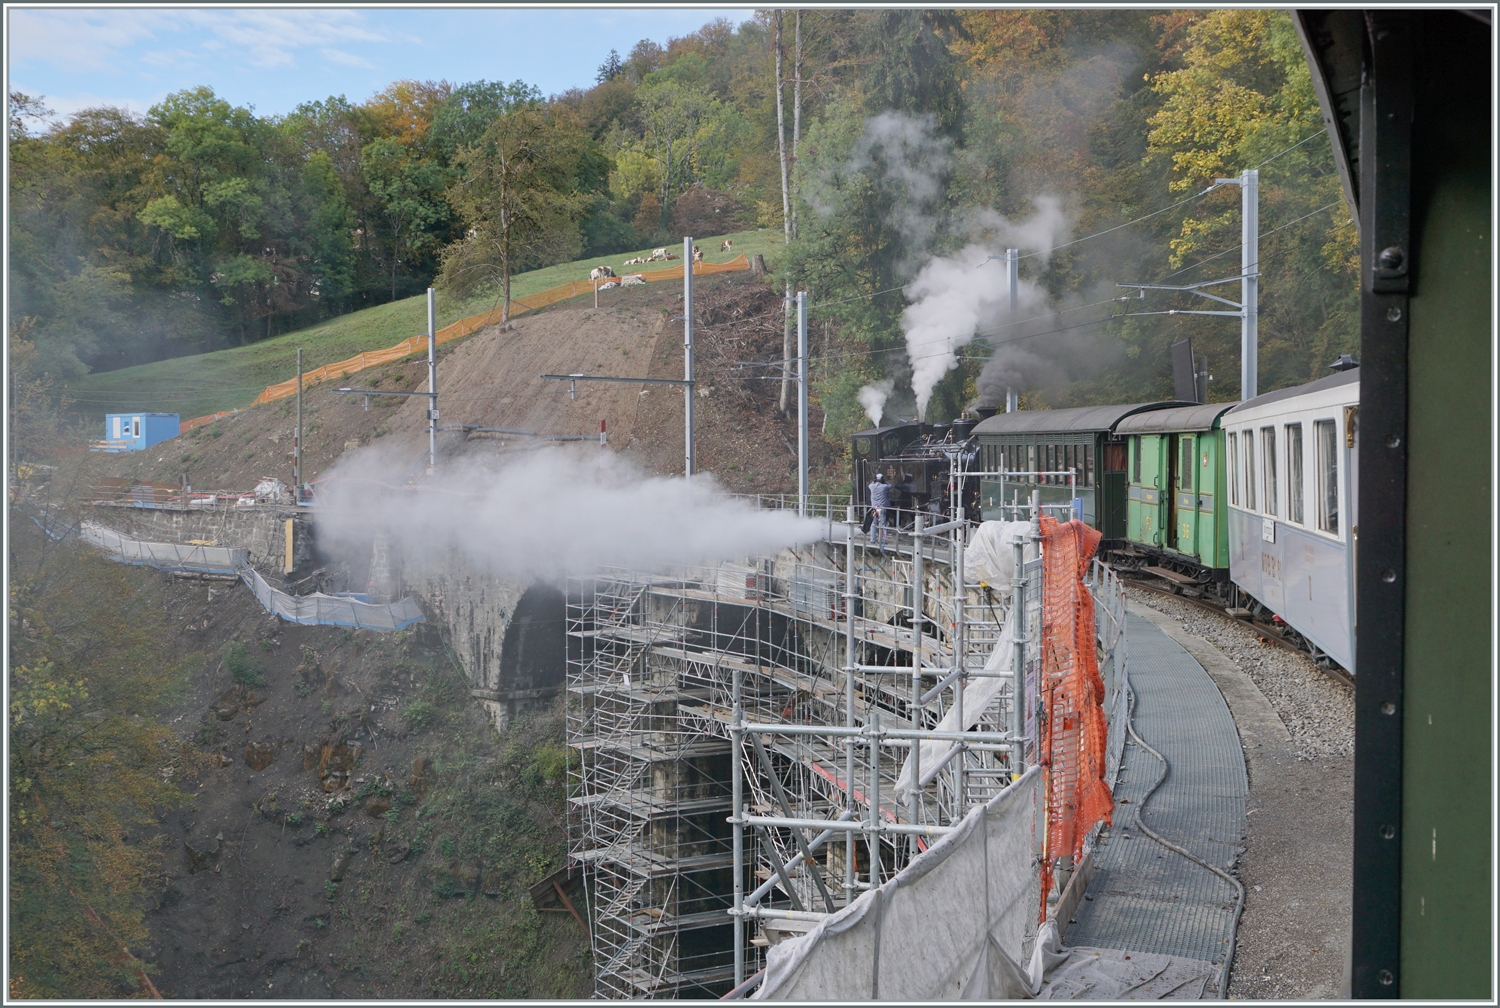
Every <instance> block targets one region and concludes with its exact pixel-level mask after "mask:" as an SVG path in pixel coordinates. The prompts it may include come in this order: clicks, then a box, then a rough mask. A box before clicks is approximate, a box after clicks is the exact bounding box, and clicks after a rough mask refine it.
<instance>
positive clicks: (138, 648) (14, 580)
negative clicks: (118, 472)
mask: <svg viewBox="0 0 1500 1008" xmlns="http://www.w3.org/2000/svg"><path fill="white" fill-rule="evenodd" d="M22 524H24V525H25V526H26V529H21V528H20V526H13V531H14V532H16V535H14V536H13V537H12V538H11V540H10V551H11V554H10V558H11V602H10V610H9V624H10V635H9V636H10V646H11V651H10V708H9V710H8V712H7V716H8V717H9V719H10V725H9V727H10V731H9V744H10V766H9V774H10V777H9V781H8V783H9V790H10V809H9V817H10V849H9V855H10V860H9V867H10V876H9V887H10V888H9V893H10V921H9V923H10V928H9V937H10V983H11V993H12V996H20V997H27V998H65V999H77V998H101V997H118V996H120V994H121V993H122V992H128V991H135V990H137V989H138V988H137V985H138V984H139V983H140V978H141V977H142V976H144V973H142V972H140V967H139V964H134V965H132V962H133V961H132V960H130V959H128V958H127V956H128V951H127V950H128V949H129V948H131V947H136V948H138V947H140V946H141V945H142V944H144V943H145V942H146V940H147V938H148V932H147V930H146V924H145V920H144V915H143V913H142V906H141V897H142V895H143V894H144V892H145V891H146V888H147V886H149V885H152V884H154V882H155V880H156V879H157V878H158V877H159V876H160V873H161V863H160V859H161V850H162V848H163V845H164V841H165V835H164V834H156V835H154V836H153V835H152V834H153V832H154V831H153V830H152V827H154V825H155V823H156V820H155V813H156V812H157V810H159V809H162V808H170V807H172V806H174V805H177V804H180V803H182V802H183V801H185V800H186V798H185V795H184V794H183V792H182V791H180V790H179V789H178V787H177V786H176V785H175V783H173V777H174V775H177V776H178V778H179V779H180V778H181V777H182V776H187V775H189V774H191V773H193V772H195V764H194V762H193V759H192V757H191V754H190V753H185V752H184V751H183V750H182V749H181V747H180V746H179V744H178V743H177V741H176V740H175V738H174V737H173V735H172V733H171V732H170V731H169V730H168V729H167V728H165V727H163V726H162V724H161V723H160V722H159V720H158V718H159V716H160V715H161V714H162V713H163V712H164V711H165V710H166V708H167V706H168V704H170V703H171V702H173V701H174V699H175V698H176V697H177V696H179V695H180V692H181V690H182V689H183V687H184V685H185V681H186V672H187V668H188V666H189V663H191V662H193V661H194V660H196V659H198V657H199V656H196V655H188V654H183V653H181V652H180V651H178V650H176V649H174V647H173V641H174V640H175V639H176V631H175V628H174V627H172V626H171V625H169V623H168V622H167V620H166V618H165V615H164V609H163V604H162V599H161V597H160V588H159V582H158V581H156V580H154V579H152V578H151V576H150V575H148V574H146V573H144V572H142V571H140V570H139V569H138V568H132V567H128V566H125V565H122V564H115V563H111V562H110V561H108V560H105V559H103V558H101V557H99V556H98V555H97V554H96V553H94V552H93V551H92V549H90V548H89V547H87V546H84V545H82V544H80V543H77V542H76V541H75V542H63V543H50V542H48V541H47V540H46V539H45V538H44V537H43V536H42V534H41V532H40V531H39V530H37V529H35V528H33V527H32V525H31V523H30V522H23V523H22ZM27 529H29V531H27Z"/></svg>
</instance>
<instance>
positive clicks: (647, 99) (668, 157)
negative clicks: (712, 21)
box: [636, 79, 720, 209]
mask: <svg viewBox="0 0 1500 1008" xmlns="http://www.w3.org/2000/svg"><path fill="white" fill-rule="evenodd" d="M636 99H637V101H638V102H639V105H640V110H641V121H642V123H643V125H644V126H645V129H646V135H645V137H644V146H645V149H646V150H647V151H648V152H649V153H650V155H651V157H652V158H653V159H654V160H655V161H656V163H657V165H658V166H659V167H660V175H659V181H658V187H659V192H658V194H657V202H658V203H660V204H661V206H662V208H663V209H665V208H666V207H669V206H671V205H672V192H673V190H677V191H679V192H680V191H681V190H682V189H683V188H685V187H686V186H687V183H688V182H689V181H690V179H691V175H692V166H693V155H694V153H695V151H696V150H697V148H698V146H699V145H700V144H701V143H702V141H703V139H705V138H704V137H702V136H700V134H699V127H700V126H702V125H703V124H704V123H705V122H707V121H711V120H713V119H714V118H715V117H716V116H717V114H718V112H719V110H720V106H719V101H718V99H716V98H715V97H713V95H711V94H709V93H708V92H707V91H705V90H704V89H703V88H701V87H698V86H696V85H692V84H681V83H678V82H677V81H675V80H670V79H662V80H658V79H651V80H648V81H647V82H646V83H645V84H643V85H641V89H640V90H639V91H637V92H636Z"/></svg>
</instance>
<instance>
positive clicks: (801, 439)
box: [797, 291, 808, 518]
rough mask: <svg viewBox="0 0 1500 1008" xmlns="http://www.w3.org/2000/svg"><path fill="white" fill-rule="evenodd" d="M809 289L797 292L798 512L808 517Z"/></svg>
mask: <svg viewBox="0 0 1500 1008" xmlns="http://www.w3.org/2000/svg"><path fill="white" fill-rule="evenodd" d="M807 506H808V500H807V291H798V292H797V513H798V514H800V515H802V516H803V517H804V518H805V517H807V510H808V507H807Z"/></svg>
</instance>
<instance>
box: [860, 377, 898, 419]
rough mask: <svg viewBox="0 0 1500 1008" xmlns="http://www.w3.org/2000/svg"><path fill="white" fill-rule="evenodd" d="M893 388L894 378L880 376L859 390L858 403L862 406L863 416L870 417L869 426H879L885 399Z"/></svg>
mask: <svg viewBox="0 0 1500 1008" xmlns="http://www.w3.org/2000/svg"><path fill="white" fill-rule="evenodd" d="M895 388H896V379H894V378H882V379H880V381H878V382H875V383H874V384H873V385H866V386H865V387H864V388H862V389H860V390H859V404H860V405H861V406H862V407H864V411H865V416H867V417H869V418H870V426H871V427H879V426H880V418H881V417H882V416H884V415H885V401H886V400H887V399H889V398H890V397H891V393H892V392H893V391H895Z"/></svg>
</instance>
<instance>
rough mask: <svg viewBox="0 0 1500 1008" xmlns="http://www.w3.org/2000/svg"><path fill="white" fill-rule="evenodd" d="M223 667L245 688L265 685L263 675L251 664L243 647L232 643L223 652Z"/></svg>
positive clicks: (237, 643) (258, 668) (238, 643)
mask: <svg viewBox="0 0 1500 1008" xmlns="http://www.w3.org/2000/svg"><path fill="white" fill-rule="evenodd" d="M224 667H225V668H227V669H229V674H230V676H231V677H232V678H233V679H234V681H235V682H237V683H242V684H244V685H246V686H264V685H265V684H266V676H265V673H264V672H263V671H262V670H261V668H260V667H259V666H258V665H256V664H255V663H254V662H252V661H251V660H250V658H249V656H248V655H247V654H246V653H245V645H244V644H241V643H240V642H239V641H234V642H233V643H231V644H230V645H229V647H228V649H227V650H226V651H225V652H224Z"/></svg>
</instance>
